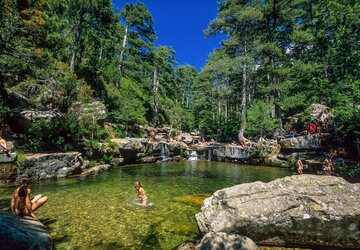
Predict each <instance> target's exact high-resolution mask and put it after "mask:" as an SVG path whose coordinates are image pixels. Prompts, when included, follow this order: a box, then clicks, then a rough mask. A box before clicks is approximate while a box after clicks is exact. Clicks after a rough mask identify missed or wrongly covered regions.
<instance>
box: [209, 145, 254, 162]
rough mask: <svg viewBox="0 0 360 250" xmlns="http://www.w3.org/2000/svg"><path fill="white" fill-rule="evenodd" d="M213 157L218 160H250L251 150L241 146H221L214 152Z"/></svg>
mask: <svg viewBox="0 0 360 250" xmlns="http://www.w3.org/2000/svg"><path fill="white" fill-rule="evenodd" d="M213 156H214V157H217V158H218V159H230V160H234V159H236V160H244V159H250V157H251V150H250V149H247V148H243V147H241V146H230V145H221V146H219V147H217V148H215V149H214V150H213Z"/></svg>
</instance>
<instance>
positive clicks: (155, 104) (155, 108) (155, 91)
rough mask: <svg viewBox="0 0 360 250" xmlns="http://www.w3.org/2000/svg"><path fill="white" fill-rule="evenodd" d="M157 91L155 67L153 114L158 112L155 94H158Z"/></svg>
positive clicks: (157, 81) (155, 71)
mask: <svg viewBox="0 0 360 250" xmlns="http://www.w3.org/2000/svg"><path fill="white" fill-rule="evenodd" d="M158 89H159V78H158V75H157V68H156V67H155V70H154V111H155V113H157V112H158V102H157V99H156V94H157V92H158Z"/></svg>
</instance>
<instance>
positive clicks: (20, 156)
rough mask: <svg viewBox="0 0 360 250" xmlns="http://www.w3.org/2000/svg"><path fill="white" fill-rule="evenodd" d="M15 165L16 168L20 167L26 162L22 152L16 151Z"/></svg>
mask: <svg viewBox="0 0 360 250" xmlns="http://www.w3.org/2000/svg"><path fill="white" fill-rule="evenodd" d="M15 152H16V156H17V158H16V165H17V166H21V165H22V164H24V163H25V162H26V158H25V156H24V153H23V152H22V151H19V150H16V151H15Z"/></svg>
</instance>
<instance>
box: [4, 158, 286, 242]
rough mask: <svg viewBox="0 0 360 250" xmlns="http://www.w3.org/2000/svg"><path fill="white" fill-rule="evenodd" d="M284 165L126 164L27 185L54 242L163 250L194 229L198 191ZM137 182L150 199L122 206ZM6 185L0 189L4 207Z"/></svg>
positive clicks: (272, 175)
mask: <svg viewBox="0 0 360 250" xmlns="http://www.w3.org/2000/svg"><path fill="white" fill-rule="evenodd" d="M290 174H291V173H290V172H289V171H287V170H286V169H281V168H271V167H260V166H245V165H237V164H231V163H223V162H209V161H183V162H165V163H161V164H150V165H131V166H124V167H121V168H117V169H113V170H111V171H109V172H106V173H101V174H99V175H92V176H87V177H78V178H66V179H59V180H56V181H55V180H53V181H45V182H41V183H33V184H30V187H31V189H32V194H33V195H35V194H38V193H42V194H43V195H46V196H48V197H49V201H48V202H47V203H46V204H45V205H44V206H43V207H41V208H40V209H39V210H38V211H36V215H37V216H38V218H39V220H40V221H41V222H42V223H43V224H44V225H45V226H46V227H47V228H48V231H49V232H50V234H51V236H52V238H53V240H54V242H55V246H56V248H57V249H144V248H145V249H171V248H173V247H175V246H177V245H178V244H180V243H182V242H183V241H185V240H188V239H190V238H193V237H195V236H196V235H197V234H198V229H197V224H196V221H195V218H194V214H196V213H198V212H199V211H200V207H201V204H202V201H203V199H204V198H206V197H209V196H211V194H212V193H214V192H215V191H216V190H218V189H222V188H225V187H229V186H233V185H236V184H240V183H246V182H253V181H258V180H260V181H263V182H269V181H271V180H274V179H277V178H281V177H284V176H287V175H290ZM135 181H141V183H143V187H144V189H145V191H146V194H147V196H148V199H149V202H152V203H154V205H153V206H148V207H138V206H135V207H134V206H128V205H126V202H127V201H128V202H129V201H131V200H132V198H133V197H134V195H136V193H137V191H136V190H135V188H134V185H133V184H134V182H135ZM14 188H15V187H14V186H12V187H5V188H2V192H1V194H0V211H2V212H4V211H9V206H10V199H11V193H12V191H13V190H14Z"/></svg>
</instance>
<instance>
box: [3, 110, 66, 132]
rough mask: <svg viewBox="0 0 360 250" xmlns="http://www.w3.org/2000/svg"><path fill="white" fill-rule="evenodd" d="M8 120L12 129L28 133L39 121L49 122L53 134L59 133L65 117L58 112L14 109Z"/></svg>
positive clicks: (9, 113) (8, 114)
mask: <svg viewBox="0 0 360 250" xmlns="http://www.w3.org/2000/svg"><path fill="white" fill-rule="evenodd" d="M6 119H7V121H8V123H9V125H10V126H11V128H12V129H13V130H15V131H17V132H27V131H28V130H29V128H30V127H31V125H32V124H33V123H34V122H35V121H37V120H39V119H45V120H46V121H48V123H49V125H50V130H51V131H52V132H59V131H60V129H61V124H62V121H63V119H64V117H63V116H62V115H61V114H60V113H58V112H56V111H43V110H36V109H13V110H11V111H9V112H8V113H7V117H6Z"/></svg>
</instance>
